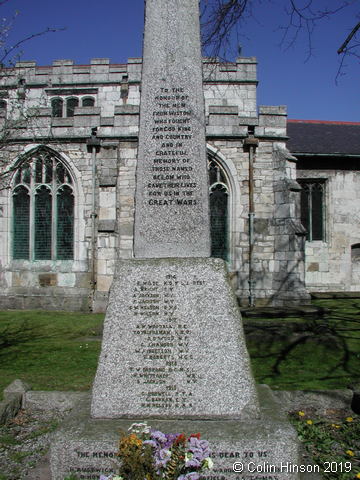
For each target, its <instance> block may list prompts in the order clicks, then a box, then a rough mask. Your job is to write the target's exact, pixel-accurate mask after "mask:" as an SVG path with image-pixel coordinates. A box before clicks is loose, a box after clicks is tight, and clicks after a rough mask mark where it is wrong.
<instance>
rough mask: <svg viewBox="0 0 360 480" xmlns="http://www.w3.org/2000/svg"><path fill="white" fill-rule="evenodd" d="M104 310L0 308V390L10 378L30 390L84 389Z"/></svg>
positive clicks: (92, 369) (92, 368)
mask: <svg viewBox="0 0 360 480" xmlns="http://www.w3.org/2000/svg"><path fill="white" fill-rule="evenodd" d="M103 318H104V315H97V314H96V315H90V314H81V313H67V312H44V311H25V312H23V311H6V312H0V394H2V390H3V388H4V387H6V386H7V385H8V384H9V383H11V382H12V381H13V380H14V379H16V378H20V379H21V380H24V381H26V382H28V383H29V384H30V385H31V387H32V388H33V389H34V390H88V389H89V388H90V387H91V384H92V381H93V378H94V375H95V371H96V366H97V359H98V356H99V353H100V346H101V341H100V339H99V337H100V335H101V330H102V322H103Z"/></svg>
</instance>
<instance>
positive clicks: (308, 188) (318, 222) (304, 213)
mask: <svg viewBox="0 0 360 480" xmlns="http://www.w3.org/2000/svg"><path fill="white" fill-rule="evenodd" d="M298 182H299V183H300V185H301V188H302V190H301V223H302V224H303V226H304V227H305V228H306V230H307V235H306V239H307V240H309V241H313V240H325V225H324V213H325V208H324V200H325V181H324V180H323V179H315V180H311V179H306V180H305V179H299V180H298Z"/></svg>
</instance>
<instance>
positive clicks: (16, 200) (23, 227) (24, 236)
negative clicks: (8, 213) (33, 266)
mask: <svg viewBox="0 0 360 480" xmlns="http://www.w3.org/2000/svg"><path fill="white" fill-rule="evenodd" d="M29 225H30V195H29V190H28V189H27V188H26V187H25V186H23V185H19V186H17V187H16V188H15V189H14V192H13V231H14V233H13V235H14V243H13V257H14V258H23V259H29V239H30V236H29V231H30V230H29Z"/></svg>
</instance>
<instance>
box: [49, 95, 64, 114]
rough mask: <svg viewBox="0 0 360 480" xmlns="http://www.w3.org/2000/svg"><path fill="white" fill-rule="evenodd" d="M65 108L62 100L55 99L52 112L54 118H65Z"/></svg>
mask: <svg viewBox="0 0 360 480" xmlns="http://www.w3.org/2000/svg"><path fill="white" fill-rule="evenodd" d="M63 106H64V101H63V99H62V98H53V99H52V100H51V110H52V113H51V114H52V116H53V117H62V116H63Z"/></svg>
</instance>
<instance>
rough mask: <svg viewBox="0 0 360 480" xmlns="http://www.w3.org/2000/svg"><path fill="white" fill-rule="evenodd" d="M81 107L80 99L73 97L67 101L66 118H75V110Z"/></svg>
mask: <svg viewBox="0 0 360 480" xmlns="http://www.w3.org/2000/svg"><path fill="white" fill-rule="evenodd" d="M78 106H79V99H78V98H75V97H72V98H68V99H67V100H66V116H67V117H73V116H74V111H75V108H76V107H78Z"/></svg>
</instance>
